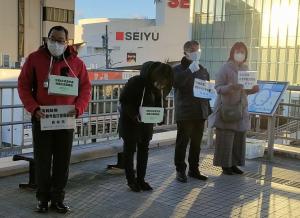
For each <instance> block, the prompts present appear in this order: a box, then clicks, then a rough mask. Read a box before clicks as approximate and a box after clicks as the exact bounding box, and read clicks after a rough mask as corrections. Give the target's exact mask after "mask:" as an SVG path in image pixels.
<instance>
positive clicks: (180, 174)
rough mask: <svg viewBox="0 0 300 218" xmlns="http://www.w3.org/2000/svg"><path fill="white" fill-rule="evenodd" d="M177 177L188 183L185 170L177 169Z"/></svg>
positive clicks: (180, 180) (178, 179)
mask: <svg viewBox="0 0 300 218" xmlns="http://www.w3.org/2000/svg"><path fill="white" fill-rule="evenodd" d="M176 179H177V181H179V182H183V183H186V182H187V177H186V175H185V172H184V171H177V174H176Z"/></svg>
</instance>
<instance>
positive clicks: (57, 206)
mask: <svg viewBox="0 0 300 218" xmlns="http://www.w3.org/2000/svg"><path fill="white" fill-rule="evenodd" d="M50 208H51V209H53V210H55V211H56V212H57V213H67V212H68V211H70V207H68V206H67V205H65V204H64V203H62V202H54V203H51V206H50Z"/></svg>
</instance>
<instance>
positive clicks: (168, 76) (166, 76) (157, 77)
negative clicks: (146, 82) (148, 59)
mask: <svg viewBox="0 0 300 218" xmlns="http://www.w3.org/2000/svg"><path fill="white" fill-rule="evenodd" d="M151 80H152V81H161V80H165V81H168V83H169V84H173V70H172V67H171V66H170V65H168V64H165V63H161V62H156V63H155V65H154V67H153V69H152V72H151Z"/></svg>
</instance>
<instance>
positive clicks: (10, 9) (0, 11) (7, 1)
mask: <svg viewBox="0 0 300 218" xmlns="http://www.w3.org/2000/svg"><path fill="white" fill-rule="evenodd" d="M17 9H18V0H4V1H1V7H0V29H1V35H0V39H1V40H0V66H1V62H2V54H9V55H10V57H11V59H13V60H16V59H17V57H18V53H17V51H18V34H17V25H18V10H17ZM12 27H13V28H12Z"/></svg>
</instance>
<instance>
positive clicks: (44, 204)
mask: <svg viewBox="0 0 300 218" xmlns="http://www.w3.org/2000/svg"><path fill="white" fill-rule="evenodd" d="M36 212H38V213H47V212H48V201H39V202H38V204H37V206H36Z"/></svg>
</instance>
